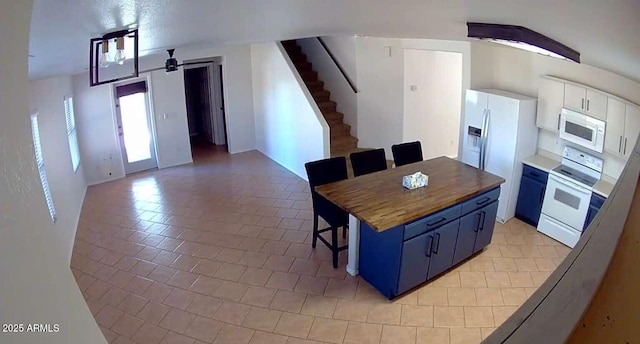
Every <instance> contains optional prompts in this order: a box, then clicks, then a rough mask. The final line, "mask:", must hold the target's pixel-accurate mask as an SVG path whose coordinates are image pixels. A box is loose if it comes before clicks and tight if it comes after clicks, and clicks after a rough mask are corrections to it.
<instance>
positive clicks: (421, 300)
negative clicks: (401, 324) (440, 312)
mask: <svg viewBox="0 0 640 344" xmlns="http://www.w3.org/2000/svg"><path fill="white" fill-rule="evenodd" d="M418 304H420V305H429V306H448V305H449V298H448V292H447V288H441V287H431V286H425V287H422V288H421V289H420V290H418Z"/></svg>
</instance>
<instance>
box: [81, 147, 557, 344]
mask: <svg viewBox="0 0 640 344" xmlns="http://www.w3.org/2000/svg"><path fill="white" fill-rule="evenodd" d="M196 153H197V160H196V161H197V162H196V163H194V164H191V165H186V166H181V167H177V168H170V169H164V170H160V171H150V172H144V173H139V174H135V175H132V176H129V177H127V178H125V179H121V180H118V181H114V182H110V183H105V184H101V185H97V186H92V187H90V188H89V189H88V191H87V195H86V199H85V202H84V206H83V209H82V214H81V219H80V223H79V226H78V232H77V235H76V240H75V246H74V251H73V256H72V260H71V268H72V270H73V273H74V275H75V277H76V280H77V282H78V285H79V286H80V289H81V290H82V293H83V295H84V297H85V299H86V301H87V304H88V305H89V308H90V309H91V312H92V313H93V315H94V317H95V319H96V321H97V323H98V324H99V326H100V328H101V329H102V332H103V333H104V335H105V337H106V338H107V339H108V341H109V342H110V343H118V344H124V343H140V344H146V343H167V344H168V343H188V344H194V343H200V344H201V343H252V344H258V343H290V344H294V343H296V344H297V343H317V342H327V343H394V344H397V343H478V342H480V341H481V340H482V339H483V338H485V337H486V336H487V335H488V334H490V333H491V332H492V331H493V329H494V328H495V327H497V326H499V325H500V324H501V323H502V322H503V321H504V320H505V319H506V318H508V317H509V315H510V314H512V312H514V311H515V310H516V309H517V307H518V306H519V305H520V304H522V303H523V302H524V300H525V299H526V298H527V297H529V296H530V295H531V294H532V293H533V292H534V291H535V290H536V288H537V287H538V286H540V284H541V283H542V282H543V281H544V280H545V279H546V278H547V276H548V275H549V274H550V272H551V271H552V270H553V269H555V267H556V266H557V265H558V264H559V263H560V261H561V260H562V259H563V258H564V257H565V256H566V254H567V253H568V252H569V249H568V248H567V247H565V246H562V245H560V244H558V243H557V242H555V241H554V240H551V239H549V238H547V237H545V236H543V235H540V234H538V233H537V232H536V231H535V229H534V228H532V227H530V226H528V225H525V224H524V223H522V222H520V221H518V220H515V219H514V220H511V221H509V222H508V223H507V224H504V225H503V224H499V223H498V224H496V229H495V234H494V237H493V242H492V244H491V245H490V246H489V247H488V248H487V249H485V250H484V251H483V252H482V253H480V254H479V255H477V256H475V257H474V258H472V259H470V260H468V261H466V262H465V263H463V264H461V265H460V266H458V267H456V268H455V269H453V270H452V271H450V272H448V273H446V274H445V275H443V276H441V277H440V278H438V279H436V280H434V281H432V282H430V283H428V284H426V285H424V286H422V287H421V288H419V289H418V290H414V291H412V292H410V293H408V294H407V295H404V296H402V297H400V298H398V299H396V300H394V301H392V302H390V301H388V300H386V299H384V298H383V297H382V296H381V295H380V294H379V293H378V292H377V291H375V290H374V289H373V288H372V287H371V286H370V285H369V284H367V283H366V282H365V281H363V280H362V279H361V278H359V277H352V276H349V275H348V274H346V273H345V265H346V255H344V254H343V255H342V256H341V263H340V267H339V268H338V269H333V268H332V267H331V256H330V253H329V250H328V249H326V247H324V246H322V245H318V248H317V249H316V250H315V251H314V250H312V249H311V245H310V243H309V242H310V237H311V232H310V231H311V226H312V222H311V216H312V212H311V201H310V197H309V188H308V185H307V184H306V183H305V182H304V181H303V180H302V179H300V178H298V177H297V176H295V175H293V174H292V173H290V172H288V171H287V170H285V169H284V168H282V167H281V166H279V165H277V164H276V163H274V162H273V161H271V160H269V159H268V158H266V157H265V156H263V155H262V154H260V153H258V152H255V151H253V152H247V153H241V154H237V155H233V156H229V155H227V154H226V153H220V152H214V151H211V152H210V153H206V152H203V151H199V152H196ZM344 253H345V254H346V252H344Z"/></svg>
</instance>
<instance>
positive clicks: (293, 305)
mask: <svg viewBox="0 0 640 344" xmlns="http://www.w3.org/2000/svg"><path fill="white" fill-rule="evenodd" d="M306 298H307V294H304V293H296V292H292V291H286V290H278V291H277V292H276V294H275V296H274V297H273V300H272V301H271V304H270V305H269V308H271V309H275V310H279V311H285V312H290V313H300V310H302V305H303V304H304V301H305V299H306Z"/></svg>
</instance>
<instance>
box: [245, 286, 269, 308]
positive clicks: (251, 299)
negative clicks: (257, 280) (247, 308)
mask: <svg viewBox="0 0 640 344" xmlns="http://www.w3.org/2000/svg"><path fill="white" fill-rule="evenodd" d="M276 291H277V289H272V288H265V287H258V286H249V288H248V289H247V291H246V292H245V293H244V296H243V297H242V299H240V303H244V304H246V305H252V306H259V307H268V306H269V304H271V300H273V297H274V296H275V295H276Z"/></svg>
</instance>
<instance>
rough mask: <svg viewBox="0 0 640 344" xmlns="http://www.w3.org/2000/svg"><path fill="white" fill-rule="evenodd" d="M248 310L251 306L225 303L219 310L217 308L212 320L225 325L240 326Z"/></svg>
mask: <svg viewBox="0 0 640 344" xmlns="http://www.w3.org/2000/svg"><path fill="white" fill-rule="evenodd" d="M250 310H251V306H247V305H243V304H240V303H236V302H228V301H225V302H223V303H222V305H221V306H220V308H218V310H217V311H216V313H215V314H214V316H213V318H214V319H215V320H220V321H224V322H226V323H230V324H234V325H240V324H242V322H243V321H244V318H245V317H246V316H247V314H249V311H250Z"/></svg>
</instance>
